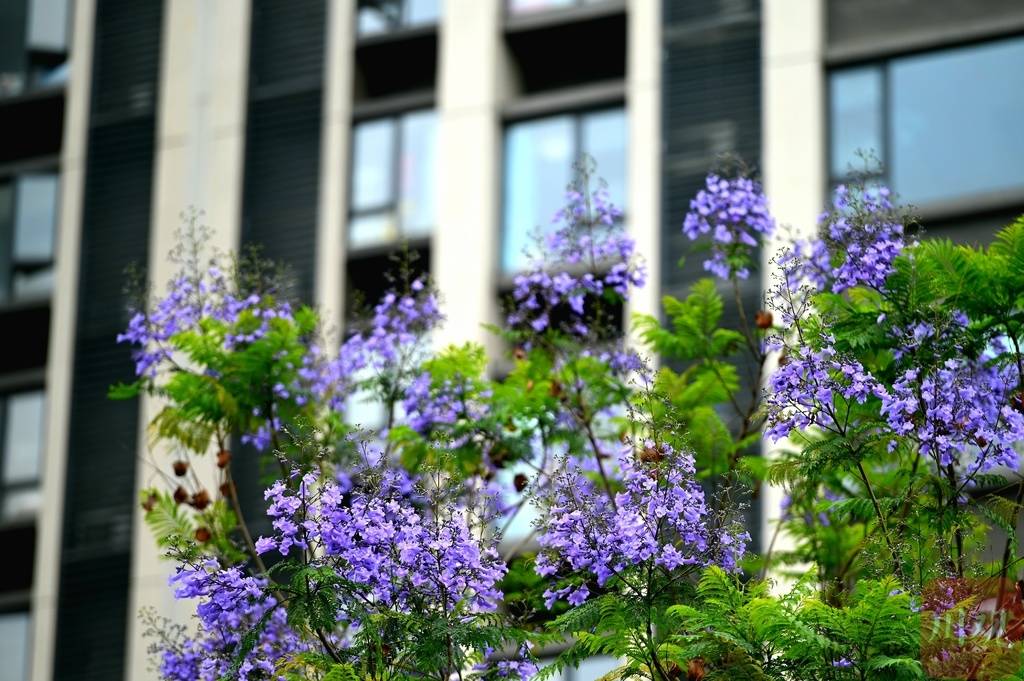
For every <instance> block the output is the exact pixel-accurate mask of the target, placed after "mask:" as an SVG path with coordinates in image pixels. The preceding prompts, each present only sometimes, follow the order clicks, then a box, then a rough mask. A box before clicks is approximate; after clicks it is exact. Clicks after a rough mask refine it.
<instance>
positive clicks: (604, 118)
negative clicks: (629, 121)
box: [583, 109, 626, 210]
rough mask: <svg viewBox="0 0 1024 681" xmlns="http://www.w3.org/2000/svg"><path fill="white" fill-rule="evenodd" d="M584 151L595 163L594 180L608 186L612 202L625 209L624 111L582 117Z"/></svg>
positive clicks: (600, 112) (614, 110)
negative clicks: (597, 179) (599, 180)
mask: <svg viewBox="0 0 1024 681" xmlns="http://www.w3.org/2000/svg"><path fill="white" fill-rule="evenodd" d="M583 151H584V152H586V153H587V154H590V156H592V157H593V159H594V161H595V162H596V164H597V170H596V174H597V178H600V179H604V181H605V182H607V183H608V194H609V195H610V196H611V200H612V203H614V204H615V205H616V206H618V207H619V208H621V209H622V210H625V209H626V112H625V111H624V110H623V109H612V110H610V111H598V112H595V113H592V114H587V115H585V116H584V117H583Z"/></svg>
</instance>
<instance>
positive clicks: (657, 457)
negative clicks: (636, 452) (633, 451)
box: [640, 447, 665, 463]
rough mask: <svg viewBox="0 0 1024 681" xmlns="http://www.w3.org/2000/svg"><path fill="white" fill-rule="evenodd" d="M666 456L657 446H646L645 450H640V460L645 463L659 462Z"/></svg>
mask: <svg viewBox="0 0 1024 681" xmlns="http://www.w3.org/2000/svg"><path fill="white" fill-rule="evenodd" d="M664 458H665V455H664V454H662V453H661V450H660V449H658V448H657V447H644V450H643V451H642V452H640V460H641V461H643V462H645V463H658V462H659V461H661V460H662V459H664Z"/></svg>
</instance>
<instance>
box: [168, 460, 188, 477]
mask: <svg viewBox="0 0 1024 681" xmlns="http://www.w3.org/2000/svg"><path fill="white" fill-rule="evenodd" d="M171 467H172V468H173V469H174V474H175V475H177V476H178V477H179V478H180V477H181V476H183V475H185V473H188V461H181V460H180V459H179V460H178V461H175V462H174V463H173V464H171Z"/></svg>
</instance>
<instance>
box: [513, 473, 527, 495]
mask: <svg viewBox="0 0 1024 681" xmlns="http://www.w3.org/2000/svg"><path fill="white" fill-rule="evenodd" d="M529 482H530V480H529V478H527V477H526V474H525V473H516V477H515V478H513V480H512V484H513V485H515V488H516V491H517V492H519V493H520V494H522V492H523V490H524V489H526V485H528V484H529Z"/></svg>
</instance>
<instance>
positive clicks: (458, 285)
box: [430, 0, 507, 347]
mask: <svg viewBox="0 0 1024 681" xmlns="http://www.w3.org/2000/svg"><path fill="white" fill-rule="evenodd" d="M502 4H503V3H502V2H500V0H445V2H444V4H443V7H442V10H441V26H440V27H439V30H440V45H441V47H440V50H441V52H440V55H439V56H440V58H439V61H438V64H439V68H438V114H439V116H438V123H439V124H438V135H439V139H438V145H437V149H438V154H439V155H440V158H439V159H438V169H439V170H438V177H437V191H438V197H437V225H436V230H435V232H434V238H433V244H432V249H431V266H430V271H431V273H432V274H433V276H434V278H435V280H436V282H437V285H438V288H439V289H440V293H441V296H442V298H443V302H444V311H445V313H446V314H447V316H448V321H447V323H446V324H445V326H444V327H443V328H442V329H441V330H440V331H438V332H437V333H436V334H435V342H436V343H437V345H438V347H443V346H445V345H447V344H449V343H463V342H466V341H479V342H486V343H489V342H490V341H491V334H489V333H488V332H486V331H485V330H483V329H482V328H481V326H480V325H481V324H482V323H485V322H491V323H494V322H497V321H498V319H499V310H498V302H497V295H496V294H497V288H496V287H497V280H496V272H497V268H498V266H497V257H498V243H499V230H500V226H499V224H498V223H499V211H500V208H499V206H500V201H501V167H500V166H501V160H500V159H501V122H500V119H499V110H498V107H499V103H500V101H501V97H502V90H501V87H502V84H503V83H505V82H507V79H504V78H501V77H500V73H501V67H502V64H503V61H502V53H501V50H502V49H503V45H504V42H503V40H502V38H501V17H502Z"/></svg>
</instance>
